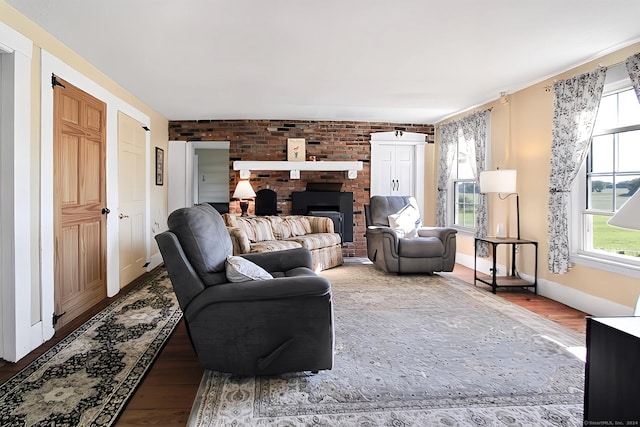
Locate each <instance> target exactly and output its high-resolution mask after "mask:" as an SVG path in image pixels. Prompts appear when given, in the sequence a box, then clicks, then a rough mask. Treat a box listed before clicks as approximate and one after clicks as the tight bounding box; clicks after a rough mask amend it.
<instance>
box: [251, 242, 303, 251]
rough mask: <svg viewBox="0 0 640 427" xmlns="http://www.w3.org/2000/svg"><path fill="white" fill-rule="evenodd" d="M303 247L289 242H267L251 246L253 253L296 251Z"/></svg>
mask: <svg viewBox="0 0 640 427" xmlns="http://www.w3.org/2000/svg"><path fill="white" fill-rule="evenodd" d="M301 246H302V245H300V243H298V242H293V241H289V240H265V241H263V242H256V243H251V244H250V247H251V253H257V252H273V251H283V250H285V249H294V248H299V247H301Z"/></svg>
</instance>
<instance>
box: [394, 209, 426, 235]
mask: <svg viewBox="0 0 640 427" xmlns="http://www.w3.org/2000/svg"><path fill="white" fill-rule="evenodd" d="M388 219H389V227H391V228H393V229H394V230H395V232H396V233H397V234H398V236H399V237H403V238H405V239H410V238H413V237H416V236H417V230H418V224H419V222H420V212H419V211H418V209H417V208H416V207H415V206H413V205H412V204H408V205H406V206H404V207H403V208H402V209H400V210H399V211H398V212H397V213H394V214H391V215H389V217H388Z"/></svg>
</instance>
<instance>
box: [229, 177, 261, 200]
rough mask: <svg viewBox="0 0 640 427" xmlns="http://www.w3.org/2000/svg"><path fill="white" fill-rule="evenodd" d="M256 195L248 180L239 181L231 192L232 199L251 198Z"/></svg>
mask: <svg viewBox="0 0 640 427" xmlns="http://www.w3.org/2000/svg"><path fill="white" fill-rule="evenodd" d="M253 197H256V193H255V191H253V188H251V183H249V181H240V182H238V185H236V190H235V191H234V192H233V198H234V199H240V200H242V199H251V198H253Z"/></svg>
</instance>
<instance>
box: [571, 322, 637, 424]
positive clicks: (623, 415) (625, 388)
mask: <svg viewBox="0 0 640 427" xmlns="http://www.w3.org/2000/svg"><path fill="white" fill-rule="evenodd" d="M584 420H585V425H639V424H638V421H639V420H640V317H590V318H587V361H586V365H585V389H584ZM603 422H604V423H607V424H603Z"/></svg>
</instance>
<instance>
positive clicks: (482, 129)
mask: <svg viewBox="0 0 640 427" xmlns="http://www.w3.org/2000/svg"><path fill="white" fill-rule="evenodd" d="M488 120H489V110H485V111H479V112H477V113H473V114H470V115H468V116H466V117H464V118H462V119H461V120H460V127H461V128H462V134H463V135H464V141H465V144H466V146H467V153H469V154H474V161H472V162H470V164H471V170H472V172H473V177H474V179H475V180H476V182H477V181H478V179H479V176H480V172H482V171H483V170H484V165H485V158H486V151H487V150H486V147H487V128H488V126H487V123H488ZM488 224H489V221H488V215H487V196H486V195H484V194H478V199H477V204H476V211H475V224H474V226H475V230H476V231H475V236H476V237H486V236H487V229H488ZM478 256H482V257H487V256H489V245H487V244H486V243H485V244H482V245H480V246H479V247H478Z"/></svg>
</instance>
